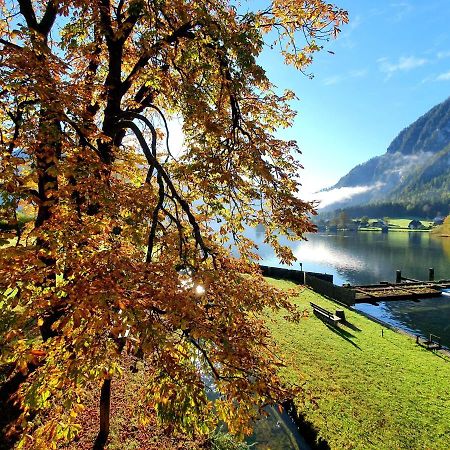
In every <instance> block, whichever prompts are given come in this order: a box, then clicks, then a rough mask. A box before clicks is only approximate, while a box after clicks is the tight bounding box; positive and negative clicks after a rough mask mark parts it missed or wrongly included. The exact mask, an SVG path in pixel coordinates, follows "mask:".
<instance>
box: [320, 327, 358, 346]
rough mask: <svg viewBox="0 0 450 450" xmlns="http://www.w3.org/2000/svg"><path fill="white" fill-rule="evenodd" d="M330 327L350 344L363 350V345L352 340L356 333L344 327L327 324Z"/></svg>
mask: <svg viewBox="0 0 450 450" xmlns="http://www.w3.org/2000/svg"><path fill="white" fill-rule="evenodd" d="M325 325H326V326H327V328H328V329H330V330H331V331H332V332H333V333H336V334H337V335H338V336H340V337H341V338H342V339H344V340H346V341H347V342H349V343H350V344H352V345H353V347H356V348H357V349H358V350H361V347H360V346H359V345H358V344H355V343H354V342H353V341H352V338H355V337H356V336H355V335H354V334H351V333H349V332H348V331H345V330H343V329H342V328H338V327H333V326H332V325H329V324H327V323H326V324H325Z"/></svg>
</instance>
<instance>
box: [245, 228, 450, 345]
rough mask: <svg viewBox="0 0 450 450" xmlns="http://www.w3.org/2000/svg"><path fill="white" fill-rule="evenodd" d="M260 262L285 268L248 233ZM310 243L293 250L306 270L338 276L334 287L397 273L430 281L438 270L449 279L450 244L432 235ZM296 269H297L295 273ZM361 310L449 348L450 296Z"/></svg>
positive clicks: (316, 238) (328, 238) (259, 235)
mask: <svg viewBox="0 0 450 450" xmlns="http://www.w3.org/2000/svg"><path fill="white" fill-rule="evenodd" d="M248 235H249V237H251V238H253V239H255V241H256V242H257V244H258V246H259V254H260V255H261V256H262V258H263V261H262V264H267V265H272V266H282V265H280V264H279V262H278V260H277V258H276V257H275V255H274V253H273V251H272V250H271V248H270V247H269V246H268V245H266V244H264V243H263V242H262V241H263V238H264V235H263V232H262V231H261V230H259V231H254V230H253V231H249V233H248ZM307 238H308V241H306V242H299V243H292V242H290V241H288V240H287V239H283V240H282V243H283V244H285V245H290V246H291V248H292V249H293V252H294V254H295V255H296V257H297V258H298V260H299V262H302V264H303V268H304V269H305V270H307V271H312V272H324V273H331V274H333V275H334V281H335V283H336V284H342V283H351V284H369V283H378V282H379V281H395V271H396V270H397V269H399V270H401V271H402V274H403V275H404V276H407V277H410V278H417V279H422V280H426V279H427V277H428V268H429V267H434V269H435V278H436V279H443V278H447V279H450V238H437V237H434V236H432V235H431V234H429V233H414V232H411V233H401V232H397V233H396V232H391V233H387V234H383V233H369V232H368V233H362V232H360V233H348V234H346V233H335V234H326V233H318V234H309V235H308V236H307ZM293 268H298V264H297V265H296V266H295V267H293ZM358 308H359V309H361V310H363V311H365V312H367V313H368V314H371V315H373V316H375V317H377V318H380V319H382V320H385V321H386V322H388V323H391V324H393V325H396V326H401V327H403V328H405V329H407V330H409V331H413V332H415V331H417V332H420V333H421V334H425V335H426V334H429V333H433V334H436V335H438V336H440V337H441V338H442V343H443V344H444V345H447V346H450V296H443V297H440V298H437V299H425V300H421V301H420V302H412V301H396V302H387V303H383V304H380V306H377V307H375V306H372V305H366V304H362V305H358Z"/></svg>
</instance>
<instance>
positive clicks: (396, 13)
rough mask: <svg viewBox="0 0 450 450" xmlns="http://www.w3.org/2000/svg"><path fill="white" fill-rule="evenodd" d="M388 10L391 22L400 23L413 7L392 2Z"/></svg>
mask: <svg viewBox="0 0 450 450" xmlns="http://www.w3.org/2000/svg"><path fill="white" fill-rule="evenodd" d="M389 6H390V10H389V11H388V12H389V14H390V21H391V22H400V21H402V20H403V19H404V18H405V17H406V16H407V15H408V14H409V13H411V12H412V11H413V9H414V8H413V6H412V5H411V3H409V2H405V1H403V2H402V1H401V2H394V3H391V4H390V5H389Z"/></svg>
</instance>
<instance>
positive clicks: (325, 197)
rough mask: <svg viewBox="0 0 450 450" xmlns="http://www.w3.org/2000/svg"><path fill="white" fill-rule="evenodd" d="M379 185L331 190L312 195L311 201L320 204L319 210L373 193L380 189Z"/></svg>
mask: <svg viewBox="0 0 450 450" xmlns="http://www.w3.org/2000/svg"><path fill="white" fill-rule="evenodd" d="M380 187H381V186H380V185H379V183H377V184H375V185H371V186H354V187H341V188H336V189H331V190H329V191H321V192H316V193H314V194H312V195H311V199H314V200H316V201H319V202H320V205H319V209H320V208H325V207H326V206H329V205H332V204H333V203H337V202H341V201H344V200H350V199H351V198H353V197H354V196H356V195H359V194H363V193H364V192H368V191H371V190H373V189H377V188H380Z"/></svg>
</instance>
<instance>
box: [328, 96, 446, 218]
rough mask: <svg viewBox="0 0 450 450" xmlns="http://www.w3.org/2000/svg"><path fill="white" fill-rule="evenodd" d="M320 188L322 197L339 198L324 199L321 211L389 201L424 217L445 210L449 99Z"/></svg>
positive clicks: (368, 206) (389, 203)
mask: <svg viewBox="0 0 450 450" xmlns="http://www.w3.org/2000/svg"><path fill="white" fill-rule="evenodd" d="M324 191H325V192H324V194H325V195H324V197H325V198H326V196H327V195H329V197H330V198H333V197H334V198H336V199H339V200H336V201H335V202H333V203H331V202H330V201H328V202H327V203H325V205H326V206H325V207H324V208H323V209H322V210H323V211H331V210H336V209H342V208H345V209H347V208H350V207H357V208H356V209H358V210H359V209H361V206H362V205H363V206H364V207H367V209H369V210H370V208H371V207H375V206H377V207H379V206H380V205H382V204H386V205H392V204H395V205H398V206H399V208H400V209H402V208H403V209H405V210H414V211H416V210H420V209H421V210H422V212H423V213H426V215H433V214H437V212H440V213H444V214H445V213H448V207H449V206H448V205H449V204H450V98H448V99H447V100H445V101H444V102H442V103H440V104H439V105H436V106H435V107H434V108H432V109H431V110H430V111H428V112H427V113H426V114H424V115H423V116H422V117H420V118H419V119H417V120H416V121H415V122H414V123H412V124H411V125H409V126H408V127H407V128H405V129H404V130H403V131H401V132H400V133H399V135H398V136H397V137H396V138H395V139H394V140H393V141H392V143H391V144H390V145H389V147H388V148H387V151H386V153H385V154H383V155H381V156H376V157H375V158H372V159H370V160H369V161H367V162H365V163H363V164H360V165H358V166H356V167H354V168H353V169H352V170H350V172H349V173H348V174H347V175H345V176H343V177H342V178H341V179H340V180H339V181H338V182H337V183H336V184H335V185H334V186H333V187H331V188H329V189H325V190H324ZM340 193H342V194H343V195H339V194H340ZM442 209H446V211H442Z"/></svg>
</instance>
